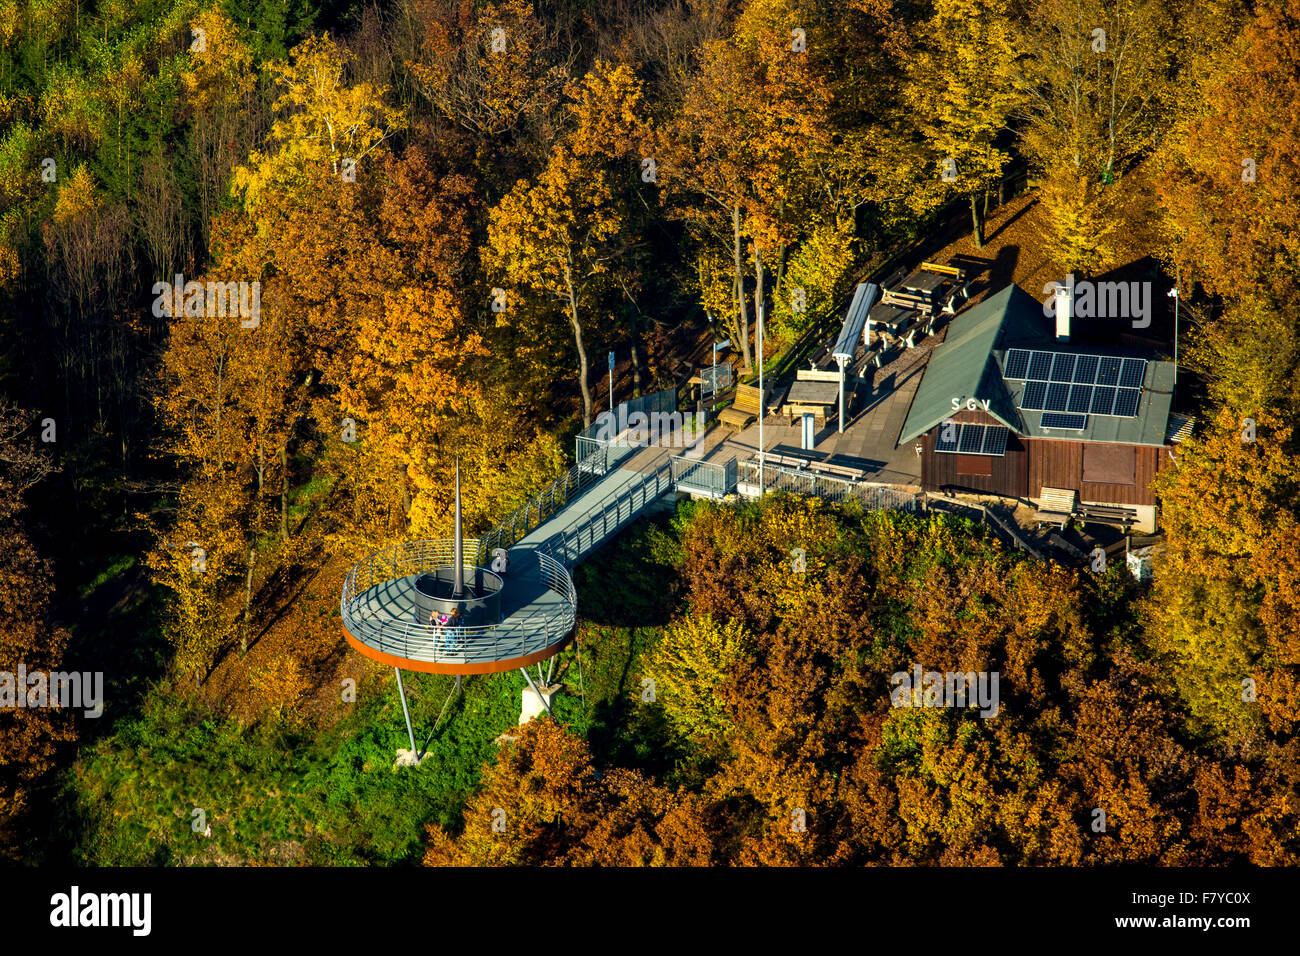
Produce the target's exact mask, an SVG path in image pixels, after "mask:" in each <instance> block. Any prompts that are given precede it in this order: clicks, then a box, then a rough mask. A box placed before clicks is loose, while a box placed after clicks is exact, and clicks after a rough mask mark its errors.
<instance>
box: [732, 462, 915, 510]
mask: <svg viewBox="0 0 1300 956" xmlns="http://www.w3.org/2000/svg"><path fill="white" fill-rule="evenodd" d="M738 466H739V467H738V476H737V477H738V480H739V483H740V484H742V485H751V486H755V487H756V486H757V485H758V462H756V461H753V460H749V461H742V462H739V463H738ZM763 488H764V490H766V491H788V492H790V493H791V494H797V495H816V496H817V497H818V498H825V499H826V500H827V501H856V502H858V503H860V504H861V505H862V507H864V508H866V509H867V510H868V511H919V510H920V509H921V501H922V500H923V499H922V496H921V495H919V494H916V493H914V492H909V491H899V490H898V489H897V488H890V487H888V486H886V485H871V484H867V483H866V482H860V481H849V480H848V479H845V478H836V477H834V476H831V475H822V474H818V473H816V472H811V471H805V470H803V469H798V470H796V469H793V468H785V467H782V466H780V465H769V464H767V463H766V462H764V467H763Z"/></svg>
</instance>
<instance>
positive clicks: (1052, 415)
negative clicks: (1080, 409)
mask: <svg viewBox="0 0 1300 956" xmlns="http://www.w3.org/2000/svg"><path fill="white" fill-rule="evenodd" d="M1086 424H1088V416H1087V415H1072V414H1066V413H1062V412H1043V427H1044V428H1072V429H1075V430H1078V429H1081V428H1083V427H1084V426H1085V425H1086Z"/></svg>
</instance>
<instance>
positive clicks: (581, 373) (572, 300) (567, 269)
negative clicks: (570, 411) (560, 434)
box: [564, 262, 591, 428]
mask: <svg viewBox="0 0 1300 956" xmlns="http://www.w3.org/2000/svg"><path fill="white" fill-rule="evenodd" d="M564 284H565V285H566V286H567V287H568V289H569V324H570V325H572V326H573V341H574V344H575V345H576V346H577V348H578V386H579V387H580V388H581V389H582V427H583V428H586V427H587V426H588V425H590V424H591V387H590V386H589V385H588V384H587V349H586V347H585V346H584V345H583V344H582V324H581V323H580V322H579V321H578V297H577V295H576V294H575V293H574V291H573V265H572V263H568V262H566V263H565V264H564Z"/></svg>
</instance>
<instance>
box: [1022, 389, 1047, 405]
mask: <svg viewBox="0 0 1300 956" xmlns="http://www.w3.org/2000/svg"><path fill="white" fill-rule="evenodd" d="M1046 395H1047V383H1046V382H1026V383H1025V393H1024V395H1022V396H1021V397H1020V407H1021V408H1027V409H1030V410H1033V409H1038V408H1042V407H1043V399H1044V397H1046Z"/></svg>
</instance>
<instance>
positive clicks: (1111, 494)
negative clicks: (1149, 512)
mask: <svg viewBox="0 0 1300 956" xmlns="http://www.w3.org/2000/svg"><path fill="white" fill-rule="evenodd" d="M1024 445H1025V446H1026V449H1027V457H1028V461H1029V482H1028V484H1029V497H1031V498H1037V497H1039V496H1040V495H1041V494H1042V493H1043V487H1044V486H1046V487H1048V488H1069V489H1073V490H1074V491H1077V492H1078V493H1079V500H1080V501H1100V502H1104V503H1106V504H1116V505H1153V504H1155V503H1156V499H1155V495H1153V494H1152V493H1151V488H1150V484H1151V479H1152V478H1154V477H1155V475H1156V473H1157V472H1158V471H1160V470H1161V469H1162V468H1165V467H1168V464H1169V452H1168V449H1165V448H1154V447H1151V446H1148V445H1138V446H1134V448H1135V454H1136V464H1137V468H1136V474H1135V478H1134V483H1133V484H1131V485H1115V484H1102V483H1098V482H1085V481H1084V480H1083V449H1084V445H1085V443H1084V442H1078V441H1050V440H1044V439H1033V438H1029V439H1025V440H1024Z"/></svg>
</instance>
